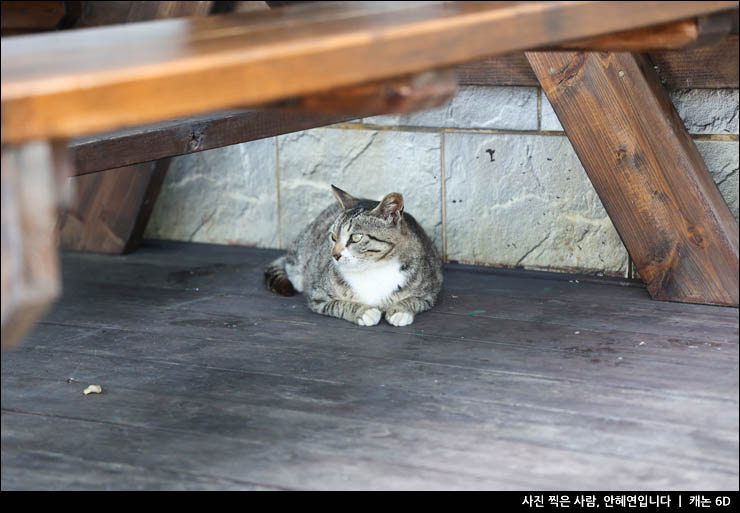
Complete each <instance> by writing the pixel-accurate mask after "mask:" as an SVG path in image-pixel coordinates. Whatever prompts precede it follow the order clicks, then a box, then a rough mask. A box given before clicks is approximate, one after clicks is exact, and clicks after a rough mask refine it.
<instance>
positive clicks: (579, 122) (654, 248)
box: [527, 52, 738, 306]
mask: <svg viewBox="0 0 740 513" xmlns="http://www.w3.org/2000/svg"><path fill="white" fill-rule="evenodd" d="M527 57H528V59H529V62H530V64H531V65H532V69H533V70H534V71H535V73H536V74H537V77H538V78H539V80H540V82H541V84H542V87H543V90H544V91H545V93H546V94H547V97H548V99H549V100H550V103H551V104H552V105H553V108H554V109H555V112H556V113H557V115H558V118H559V119H560V122H561V123H562V125H563V128H564V129H565V132H566V134H567V135H568V139H569V140H570V142H571V143H572V145H573V147H574V149H575V151H576V153H577V155H578V157H579V159H580V160H581V163H582V164H583V167H584V168H585V170H586V173H587V174H588V176H589V178H590V179H591V183H593V185H594V188H595V189H596V191H597V193H598V194H599V197H600V198H601V201H602V203H603V204H604V207H605V208H606V210H607V212H608V213H609V217H610V218H611V220H612V222H613V223H614V226H615V228H616V229H617V231H618V232H619V235H620V237H621V238H622V241H623V242H624V244H625V246H626V248H627V250H628V251H629V253H630V256H631V257H632V259H633V261H634V262H635V263H636V265H637V269H638V271H639V273H640V277H641V278H642V279H643V281H644V282H645V284H646V286H647V289H648V291H649V292H650V294H651V296H652V297H653V298H654V299H661V300H670V301H683V302H690V303H707V304H718V305H734V306H737V305H738V225H737V222H735V219H734V218H733V217H732V214H731V213H730V210H729V208H728V207H727V204H726V203H725V201H724V200H723V199H722V196H721V195H720V193H719V191H718V189H717V186H716V185H715V183H714V181H713V180H712V177H711V175H710V174H709V171H708V169H707V167H706V165H705V164H704V161H703V160H702V158H701V155H700V154H699V152H698V150H697V149H696V146H695V145H694V142H693V141H692V139H691V137H690V136H689V134H688V132H687V131H686V128H685V127H684V126H683V123H682V122H681V119H680V118H679V117H678V114H677V113H676V111H675V109H674V108H673V106H672V104H671V102H670V99H669V98H668V96H667V94H666V93H665V91H664V89H663V87H662V86H661V85H660V83H659V81H658V79H657V77H656V75H655V73H654V71H653V69H652V67H651V65H650V63H649V62H648V61H647V60H646V59H645V58H643V57H641V56H639V55H636V54H629V53H608V54H607V53H595V52H594V53H556V52H530V53H528V54H527Z"/></svg>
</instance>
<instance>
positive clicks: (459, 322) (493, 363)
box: [2, 242, 738, 490]
mask: <svg viewBox="0 0 740 513" xmlns="http://www.w3.org/2000/svg"><path fill="white" fill-rule="evenodd" d="M277 253H278V252H275V251H267V250H254V249H246V248H233V247H231V248H230V247H222V246H208V245H194V244H180V243H155V242H152V243H148V244H147V245H146V246H145V247H144V248H142V249H141V250H140V251H138V252H136V253H134V254H132V255H128V256H99V255H86V254H66V255H64V257H63V271H64V286H65V290H64V296H63V299H62V300H61V301H60V302H59V303H58V304H57V305H56V306H55V307H54V308H53V310H52V311H51V312H50V313H49V314H48V315H47V316H46V317H45V318H44V320H43V322H42V323H41V324H40V325H39V326H38V328H37V329H36V330H35V332H34V333H33V334H32V335H31V336H30V337H29V338H28V339H27V340H26V341H25V342H24V343H23V344H22V346H21V347H20V348H19V349H16V350H13V351H10V352H6V353H4V354H3V356H2V489H3V490H10V489H80V488H82V489H522V490H529V489H551V490H552V489H570V490H573V489H576V490H577V489H607V490H613V489H660V490H665V489H684V490H685V489H689V490H714V489H735V490H736V489H737V488H738V310H737V309H733V308H720V307H707V306H699V305H685V304H675V303H662V302H654V301H651V300H650V299H648V296H647V293H646V292H645V290H644V289H643V288H641V287H639V286H635V285H634V284H632V285H631V286H626V285H624V284H622V285H620V284H618V282H615V281H596V280H591V281H590V280H584V279H581V278H578V282H575V281H574V280H575V279H576V277H573V276H564V275H558V274H547V273H532V272H522V271H519V272H518V271H495V270H491V269H485V268H474V267H466V266H459V265H450V266H448V267H447V268H446V272H445V280H446V284H445V289H444V293H443V298H442V301H441V303H440V304H439V305H438V306H437V307H436V308H435V310H434V311H432V312H428V313H425V314H422V315H420V316H419V317H417V321H416V322H415V323H414V324H412V325H411V326H408V327H406V328H393V327H391V326H390V325H388V324H387V323H385V321H381V324H380V325H378V326H375V327H372V328H361V327H357V326H353V325H351V324H349V323H347V322H344V321H340V320H337V319H331V318H328V317H321V316H318V315H316V314H313V313H311V312H309V311H308V309H307V307H306V306H305V304H304V300H303V298H302V297H301V296H296V297H293V298H282V297H279V296H276V295H272V294H270V293H268V292H267V291H265V290H263V288H262V282H261V273H262V267H263V266H264V264H265V263H267V262H268V261H269V260H270V259H271V258H273V257H274V256H275V255H276V254H277ZM92 383H95V384H100V385H101V386H102V387H103V393H102V394H100V395H88V396H85V395H83V394H82V391H83V389H84V388H85V387H87V386H88V385H89V384H92Z"/></svg>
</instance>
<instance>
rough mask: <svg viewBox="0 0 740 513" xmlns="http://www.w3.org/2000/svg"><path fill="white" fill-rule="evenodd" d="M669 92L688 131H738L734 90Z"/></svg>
mask: <svg viewBox="0 0 740 513" xmlns="http://www.w3.org/2000/svg"><path fill="white" fill-rule="evenodd" d="M669 95H670V97H671V101H672V102H673V105H674V107H676V111H677V112H678V115H679V116H680V117H681V119H682V120H683V122H684V125H686V129H687V130H688V131H689V133H691V134H736V133H738V90H737V89H683V90H677V91H671V92H670V93H669Z"/></svg>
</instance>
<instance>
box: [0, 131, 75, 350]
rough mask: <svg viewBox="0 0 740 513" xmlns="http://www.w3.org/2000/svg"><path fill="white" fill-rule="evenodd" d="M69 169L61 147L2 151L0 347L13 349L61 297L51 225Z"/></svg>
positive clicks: (28, 146)
mask: <svg viewBox="0 0 740 513" xmlns="http://www.w3.org/2000/svg"><path fill="white" fill-rule="evenodd" d="M69 172H70V166H69V164H68V162H67V161H66V144H63V143H54V144H51V143H47V142H33V143H28V144H25V145H22V146H18V147H9V148H3V150H2V215H1V217H2V262H3V265H2V299H1V300H0V301H1V303H2V306H1V307H0V310H1V311H2V314H1V315H2V323H1V324H2V348H3V349H7V348H8V347H11V346H13V345H15V344H16V343H17V342H18V341H20V339H21V338H22V337H23V336H24V335H25V334H26V333H27V332H28V331H29V330H30V329H31V327H32V326H33V324H34V322H36V320H38V318H39V317H40V316H41V315H42V314H43V312H44V311H45V310H46V309H47V307H48V306H49V305H50V304H51V302H52V301H53V300H54V299H56V297H57V296H58V295H59V292H60V288H61V287H60V278H59V258H58V253H57V240H56V234H55V224H56V221H57V214H58V211H57V207H58V205H59V203H60V201H59V200H60V199H61V197H60V193H62V192H63V191H64V189H65V185H66V184H65V182H66V180H67V176H69Z"/></svg>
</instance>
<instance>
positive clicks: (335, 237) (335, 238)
mask: <svg viewBox="0 0 740 513" xmlns="http://www.w3.org/2000/svg"><path fill="white" fill-rule="evenodd" d="M329 236H330V237H331V240H333V241H334V242H336V241H337V236H336V235H334V234H333V233H331V234H329Z"/></svg>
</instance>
